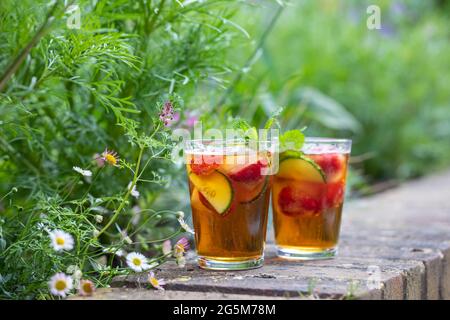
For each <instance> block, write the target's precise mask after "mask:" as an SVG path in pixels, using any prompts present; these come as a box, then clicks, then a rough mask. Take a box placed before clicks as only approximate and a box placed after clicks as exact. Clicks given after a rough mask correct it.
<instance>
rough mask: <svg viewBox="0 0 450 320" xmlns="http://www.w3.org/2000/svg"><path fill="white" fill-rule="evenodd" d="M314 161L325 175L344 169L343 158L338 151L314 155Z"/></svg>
mask: <svg viewBox="0 0 450 320" xmlns="http://www.w3.org/2000/svg"><path fill="white" fill-rule="evenodd" d="M314 161H315V162H316V163H317V164H318V165H319V166H320V167H321V168H322V170H323V171H324V172H325V175H326V176H327V177H329V176H331V175H335V174H337V173H338V172H339V171H341V170H343V169H344V161H345V158H344V156H343V155H341V154H338V153H326V154H321V155H318V156H314Z"/></svg>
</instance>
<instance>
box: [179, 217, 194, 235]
mask: <svg viewBox="0 0 450 320" xmlns="http://www.w3.org/2000/svg"><path fill="white" fill-rule="evenodd" d="M178 222H179V223H180V226H181V228H183V229H184V231H186V232H189V233H192V234H195V232H194V230H192V228H191V227H190V226H189V225H188V224H187V223H186V221H184V219H183V218H182V217H179V218H178Z"/></svg>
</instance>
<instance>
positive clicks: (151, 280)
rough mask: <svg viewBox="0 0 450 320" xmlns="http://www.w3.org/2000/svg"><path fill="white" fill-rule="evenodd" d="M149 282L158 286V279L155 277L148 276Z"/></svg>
mask: <svg viewBox="0 0 450 320" xmlns="http://www.w3.org/2000/svg"><path fill="white" fill-rule="evenodd" d="M150 283H151V284H152V286H154V287H157V286H159V281H158V279H156V278H153V277H150Z"/></svg>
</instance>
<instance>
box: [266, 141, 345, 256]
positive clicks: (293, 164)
mask: <svg viewBox="0 0 450 320" xmlns="http://www.w3.org/2000/svg"><path fill="white" fill-rule="evenodd" d="M350 147H351V142H350V141H348V140H325V139H317V138H316V139H307V141H306V145H305V150H304V153H300V152H296V151H286V152H283V153H281V154H280V166H279V171H278V173H277V174H276V176H275V178H274V182H273V191H272V208H273V218H274V219H273V224H274V228H275V242H276V245H277V249H278V255H279V256H280V257H283V258H291V259H319V258H328V257H331V256H334V255H335V254H336V250H337V243H338V239H339V230H340V224H341V215H342V208H343V203H344V193H345V184H346V176H347V166H348V159H349V153H350Z"/></svg>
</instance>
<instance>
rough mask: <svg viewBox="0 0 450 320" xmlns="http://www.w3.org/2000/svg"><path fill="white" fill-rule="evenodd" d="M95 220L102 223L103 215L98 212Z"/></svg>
mask: <svg viewBox="0 0 450 320" xmlns="http://www.w3.org/2000/svg"><path fill="white" fill-rule="evenodd" d="M95 221H96V222H97V223H102V221H103V216H101V215H99V214H96V215H95Z"/></svg>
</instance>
